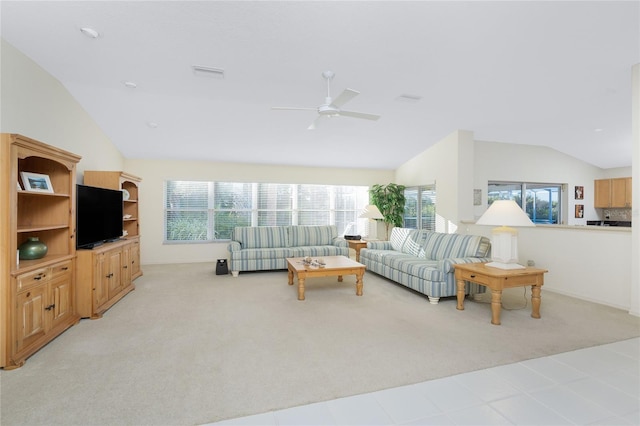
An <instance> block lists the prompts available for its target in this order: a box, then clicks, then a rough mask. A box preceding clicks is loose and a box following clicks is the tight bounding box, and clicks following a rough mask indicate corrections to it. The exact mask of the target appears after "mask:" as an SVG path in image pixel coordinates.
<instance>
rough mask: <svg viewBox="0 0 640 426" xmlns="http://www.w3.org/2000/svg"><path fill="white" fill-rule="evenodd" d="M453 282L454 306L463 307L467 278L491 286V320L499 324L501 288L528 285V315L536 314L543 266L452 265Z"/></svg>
mask: <svg viewBox="0 0 640 426" xmlns="http://www.w3.org/2000/svg"><path fill="white" fill-rule="evenodd" d="M453 267H454V268H455V278H456V285H457V297H458V306H457V309H458V310H461V311H462V310H464V282H465V281H471V282H474V283H476V284H480V285H483V286H486V287H489V288H490V289H491V324H494V325H500V311H501V308H502V290H503V289H505V288H513V287H524V286H527V285H530V286H531V316H532V317H533V318H540V292H541V289H542V286H543V285H544V274H545V272H549V271H547V270H546V269H538V268H523V269H500V268H493V267H491V266H485V264H484V263H464V264H458V265H453Z"/></svg>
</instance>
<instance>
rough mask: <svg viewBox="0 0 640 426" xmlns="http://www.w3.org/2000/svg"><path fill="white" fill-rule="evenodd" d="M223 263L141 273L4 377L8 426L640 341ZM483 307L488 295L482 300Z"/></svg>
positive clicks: (272, 403)
mask: <svg viewBox="0 0 640 426" xmlns="http://www.w3.org/2000/svg"><path fill="white" fill-rule="evenodd" d="M214 269H215V264H214V263H212V264H188V265H185V264H182V265H154V266H146V267H145V268H144V274H145V275H144V276H143V277H141V278H140V279H138V280H137V281H136V285H137V289H136V291H134V292H132V293H131V294H129V295H128V296H127V297H125V298H124V299H123V300H122V301H120V302H119V303H118V304H116V305H115V306H114V307H112V308H111V309H110V310H109V311H108V312H107V313H106V314H105V315H104V317H103V318H102V319H100V320H93V321H92V320H82V321H81V322H80V324H78V325H77V326H75V327H72V328H71V329H69V330H68V331H67V332H65V333H64V334H63V335H61V336H60V337H59V338H57V339H56V340H54V341H53V342H51V343H50V344H49V345H48V346H46V347H45V348H43V349H42V350H41V351H39V352H38V353H36V354H35V355H34V356H32V357H31V358H30V359H28V360H27V363H26V364H25V365H24V366H23V367H22V368H20V369H16V370H12V371H2V372H0V381H1V385H0V391H1V394H0V398H1V399H0V401H1V412H0V416H1V417H0V423H2V424H3V425H36V424H47V425H53V424H65V425H71V424H82V425H123V424H131V425H145V424H153V425H160V424H162V425H164V424H167V425H168V424H172V425H173V424H180V425H189V424H202V423H207V422H213V421H218V420H222V419H227V418H233V417H239V416H246V415H250V414H255V413H261V412H266V411H269V410H275V409H281V408H286V407H292V406H297V405H301V404H307V403H309V402H314V401H321V400H327V399H333V398H338V397H343V396H347V395H354V394H360V393H365V392H370V391H374V390H380V389H386V388H390V387H395V386H400V385H406V384H410V383H417V382H421V381H425V380H429V379H434V378H439V377H443V376H448V375H452V374H458V373H462V372H466V371H472V370H477V369H483V368H487V367H491V366H495V365H501V364H507V363H512V362H517V361H521V360H525V359H530V358H535V357H540V356H546V355H551V354H555V353H559V352H565V351H569V350H573V349H578V348H585V347H590V346H594V345H599V344H604V343H610V342H614V341H618V340H623V339H628V338H631V337H637V336H640V319H639V318H637V317H633V316H630V315H628V314H627V313H626V312H624V311H621V310H617V309H613V308H609V307H606V306H602V305H597V304H593V303H589V302H584V301H580V300H576V299H572V298H569V297H566V296H562V295H558V294H554V293H551V292H545V290H544V288H543V291H542V308H541V314H542V318H541V319H539V320H535V319H533V318H531V317H530V309H531V305H530V301H529V300H527V299H529V297H530V294H529V292H527V295H526V299H525V297H524V290H523V289H512V290H509V291H508V292H506V294H505V297H504V305H505V307H506V308H517V307H521V306H523V305H524V304H525V302H526V303H527V306H526V308H524V309H519V310H518V309H516V310H503V312H502V325H501V326H494V325H491V323H490V319H491V313H490V305H488V304H486V303H476V302H473V301H470V300H467V301H466V303H465V307H466V309H465V310H464V311H458V310H456V301H455V298H451V299H443V300H441V302H440V304H439V305H430V304H429V303H428V300H427V299H426V297H423V296H421V295H418V294H416V293H413V292H411V291H409V290H407V289H405V288H404V287H400V286H398V285H395V284H393V283H391V282H390V281H388V280H386V279H384V278H381V277H379V276H377V275H375V274H372V273H367V274H365V281H364V283H365V284H364V296H362V297H357V296H356V295H355V277H354V276H348V277H345V281H344V283H338V282H337V281H336V279H335V278H318V279H310V280H307V286H306V287H307V290H306V301H303V302H302V301H298V300H297V289H296V287H295V286H292V287H290V286H288V285H287V273H286V271H274V272H259V273H243V274H241V275H240V277H239V278H232V277H231V276H216V275H215V271H214ZM484 299H485V300H486V301H488V299H489V298H488V297H484Z"/></svg>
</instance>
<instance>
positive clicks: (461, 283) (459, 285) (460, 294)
mask: <svg viewBox="0 0 640 426" xmlns="http://www.w3.org/2000/svg"><path fill="white" fill-rule="evenodd" d="M456 286H457V292H456V296H457V298H458V306H456V309H457V310H459V311H464V281H463V280H457V281H456Z"/></svg>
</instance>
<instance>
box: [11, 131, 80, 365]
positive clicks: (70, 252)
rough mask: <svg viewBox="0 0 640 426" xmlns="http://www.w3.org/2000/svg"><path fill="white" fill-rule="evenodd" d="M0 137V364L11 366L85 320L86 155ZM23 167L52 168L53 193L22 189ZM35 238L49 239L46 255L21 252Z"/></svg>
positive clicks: (49, 170) (45, 170) (33, 169)
mask: <svg viewBox="0 0 640 426" xmlns="http://www.w3.org/2000/svg"><path fill="white" fill-rule="evenodd" d="M1 144H2V145H1V148H0V149H1V153H0V154H1V155H0V158H1V163H0V170H1V171H0V193H1V194H2V195H0V197H1V198H0V200H1V201H0V204H2V205H3V208H2V221H1V222H0V242H1V244H0V247H1V253H0V254H1V258H2V259H1V260H0V280H1V281H0V293H1V301H0V318H2V321H1V324H2V325H1V326H0V367H3V368H5V369H11V368H16V367H20V366H22V365H23V364H24V362H25V360H26V359H27V358H28V357H29V356H31V355H33V353H35V352H36V351H37V350H39V349H40V348H41V347H42V346H44V345H45V344H47V343H48V342H49V341H51V340H52V339H54V338H55V337H56V336H58V335H59V334H60V333H62V332H63V331H64V330H66V329H67V328H69V327H71V326H72V325H74V324H76V323H77V322H78V321H79V319H80V317H79V315H78V314H77V313H76V306H75V303H76V300H75V274H74V269H75V268H74V264H75V257H76V248H75V244H76V242H75V222H76V219H75V207H76V206H75V188H76V164H77V163H78V162H79V161H80V157H79V156H77V155H75V154H72V153H70V152H67V151H64V150H61V149H58V148H56V147H53V146H50V145H47V144H44V143H42V142H39V141H36V140H34V139H30V138H27V137H25V136H21V135H17V134H6V133H5V134H2V136H1ZM21 172H31V173H37V174H41V175H46V176H47V177H48V178H49V180H50V181H51V186H52V188H53V192H52V193H49V192H39V191H38V192H35V191H26V190H24V188H25V185H24V182H22V179H21ZM18 183H19V184H20V185H21V189H18ZM5 206H6V208H5ZM29 237H38V238H39V239H40V241H42V242H44V243H45V244H46V245H47V247H48V251H47V255H46V256H45V257H43V258H41V259H35V260H19V259H18V247H19V246H20V245H21V244H22V243H23V242H24V241H26V240H27V239H28V238H29Z"/></svg>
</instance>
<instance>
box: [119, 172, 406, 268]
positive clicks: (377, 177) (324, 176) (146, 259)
mask: <svg viewBox="0 0 640 426" xmlns="http://www.w3.org/2000/svg"><path fill="white" fill-rule="evenodd" d="M126 170H127V172H129V173H132V174H134V175H136V176H139V177H141V178H142V184H141V186H140V197H139V199H140V206H139V212H140V233H141V235H142V237H141V262H142V264H153V263H189V262H212V261H215V259H226V258H228V257H229V255H228V252H227V245H228V243H227V242H219V243H203V244H164V243H163V234H164V232H163V229H164V210H163V209H164V206H163V200H164V193H163V190H164V182H165V181H167V180H202V181H226V182H267V183H309V184H326V185H332V184H335V185H363V186H370V185H373V184H374V183H380V184H386V183H389V182H392V181H393V180H392V179H393V171H391V170H371V169H327V168H313V167H293V166H266V165H253V164H232V163H213V162H204V161H203V162H198V161H163V160H126Z"/></svg>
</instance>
